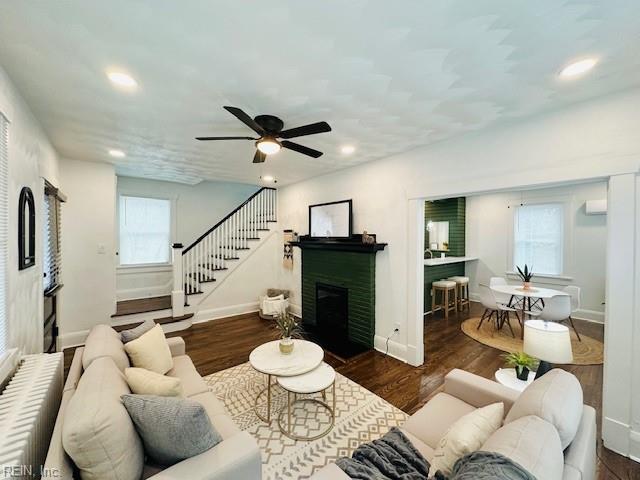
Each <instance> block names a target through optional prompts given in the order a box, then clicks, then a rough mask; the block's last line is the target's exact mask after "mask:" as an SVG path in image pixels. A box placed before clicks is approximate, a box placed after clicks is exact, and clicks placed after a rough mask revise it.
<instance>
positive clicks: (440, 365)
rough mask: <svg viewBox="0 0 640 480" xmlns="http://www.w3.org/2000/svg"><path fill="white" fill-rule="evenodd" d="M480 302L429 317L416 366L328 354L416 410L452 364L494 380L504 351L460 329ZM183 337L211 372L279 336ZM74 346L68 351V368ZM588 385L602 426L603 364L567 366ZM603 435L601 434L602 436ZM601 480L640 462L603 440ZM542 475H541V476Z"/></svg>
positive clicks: (252, 325)
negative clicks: (342, 358)
mask: <svg viewBox="0 0 640 480" xmlns="http://www.w3.org/2000/svg"><path fill="white" fill-rule="evenodd" d="M479 313H480V311H479V306H478V304H472V308H471V313H470V314H466V313H465V314H461V315H460V317H458V318H456V317H455V316H453V317H450V318H449V320H444V319H443V318H441V317H440V316H438V315H436V317H435V318H431V316H428V317H427V319H426V322H425V360H426V361H425V363H424V365H422V366H421V367H418V368H415V367H411V366H409V365H407V364H405V363H403V362H401V361H398V360H395V359H393V358H391V357H387V356H385V355H383V354H382V353H379V352H375V351H370V352H366V353H363V354H361V355H359V356H357V357H354V358H352V359H350V360H349V361H348V362H346V363H345V362H342V361H340V360H339V359H337V358H335V357H333V356H332V355H331V354H327V355H326V358H325V360H326V361H327V362H328V363H330V364H331V365H332V366H333V367H334V368H335V369H336V370H337V371H338V372H340V373H341V374H342V375H345V376H346V377H348V378H350V379H351V380H353V381H355V382H357V383H359V384H361V385H362V386H364V387H365V388H367V389H368V390H370V391H372V392H374V393H375V394H377V395H379V396H380V397H382V398H384V399H385V400H387V401H388V402H390V403H391V404H393V405H395V406H396V407H398V408H400V409H402V410H404V411H405V412H407V413H409V414H411V413H413V412H415V411H416V410H418V409H419V408H420V407H421V406H422V405H424V404H425V403H426V402H427V400H428V399H429V398H430V397H431V396H433V395H434V394H435V393H436V392H438V391H439V390H440V389H441V388H442V384H443V379H444V375H445V374H446V373H447V372H449V371H450V370H451V369H452V368H461V369H464V370H467V371H470V372H473V373H476V374H478V375H482V376H483V377H486V378H491V379H493V375H494V372H495V371H496V370H497V369H498V368H500V367H502V366H503V360H502V358H501V356H500V355H501V353H502V352H500V351H498V350H495V349H493V348H491V347H487V346H485V345H482V344H480V343H478V342H476V341H475V340H473V339H471V338H469V337H467V336H466V335H465V334H464V333H462V331H461V330H460V322H461V320H463V319H465V318H467V317H468V316H469V315H471V316H476V315H479ZM576 323H577V326H578V329H579V331H580V332H581V333H583V332H584V333H585V334H586V335H589V336H591V337H593V338H598V339H602V337H603V328H602V326H601V325H597V324H593V323H588V322H576ZM168 336H181V337H183V338H184V340H185V342H186V348H187V353H188V354H189V355H190V356H191V358H192V359H193V362H194V364H195V366H196V368H197V369H198V371H199V373H200V374H201V375H208V374H211V373H213V372H217V371H219V370H223V369H225V368H229V367H232V366H234V365H239V364H241V363H243V362H246V361H247V360H248V357H249V353H250V352H251V350H252V349H253V348H255V347H257V346H258V345H260V344H262V343H264V342H265V341H267V340H269V339H275V338H277V336H276V333H275V331H274V330H273V328H272V326H271V324H270V323H269V322H267V321H264V320H261V319H260V318H259V317H258V315H257V314H248V315H241V316H237V317H232V318H227V319H221V320H215V321H212V322H207V323H200V324H196V325H193V326H192V327H191V328H190V329H189V330H187V331H182V332H176V333H173V334H169V335H168ZM72 355H73V351H72V349H69V350H66V351H65V365H66V366H67V368H68V365H69V364H70V361H71V357H72ZM566 369H567V370H568V371H570V372H572V373H573V374H575V375H576V376H577V377H578V379H579V380H580V382H581V384H582V387H583V389H584V398H585V403H587V404H589V405H592V406H593V407H595V408H596V410H597V412H598V429H599V428H600V415H601V412H602V366H601V365H598V366H567V367H566ZM599 437H600V435H598V438H599ZM598 456H599V458H601V459H602V460H603V462H604V463H603V462H601V461H599V462H598V469H599V473H598V477H597V478H598V480H614V479H625V480H626V479H630V480H631V479H632V480H640V464H638V463H635V462H633V461H631V460H629V459H627V458H625V457H622V456H620V455H617V454H615V453H613V452H611V451H609V450H607V449H606V448H604V447H603V446H602V442H601V441H600V440H599V441H598ZM541 480H542V479H541Z"/></svg>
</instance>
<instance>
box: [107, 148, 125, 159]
mask: <svg viewBox="0 0 640 480" xmlns="http://www.w3.org/2000/svg"><path fill="white" fill-rule="evenodd" d="M109 155H111V156H112V157H115V158H124V157H126V154H125V153H124V152H123V151H122V150H115V149H112V150H109Z"/></svg>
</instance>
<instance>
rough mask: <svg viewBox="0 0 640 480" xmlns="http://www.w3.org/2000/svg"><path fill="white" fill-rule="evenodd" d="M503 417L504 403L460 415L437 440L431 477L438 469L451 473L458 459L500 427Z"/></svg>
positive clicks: (430, 471) (472, 450) (477, 446)
mask: <svg viewBox="0 0 640 480" xmlns="http://www.w3.org/2000/svg"><path fill="white" fill-rule="evenodd" d="M503 418H504V404H503V403H502V402H500V403H494V404H491V405H488V406H486V407H482V408H478V409H477V410H474V411H473V412H470V413H467V414H466V415H464V416H463V417H461V418H459V419H458V420H457V421H456V422H455V423H454V424H453V425H451V427H449V430H447V432H446V433H445V434H444V436H443V437H442V438H441V439H440V441H439V442H438V447H437V448H436V449H435V451H434V452H433V459H432V460H431V468H430V469H429V476H435V474H436V472H437V471H438V470H440V471H441V472H442V473H443V474H445V475H449V474H450V473H451V469H452V468H453V464H454V463H456V460H458V459H459V458H461V457H463V456H464V455H466V454H468V453H471V452H474V451H476V450H478V449H479V448H480V447H481V446H482V444H483V443H484V442H486V441H487V439H488V438H489V437H490V436H491V434H492V433H493V432H495V431H496V430H497V429H498V428H500V425H502V419H503Z"/></svg>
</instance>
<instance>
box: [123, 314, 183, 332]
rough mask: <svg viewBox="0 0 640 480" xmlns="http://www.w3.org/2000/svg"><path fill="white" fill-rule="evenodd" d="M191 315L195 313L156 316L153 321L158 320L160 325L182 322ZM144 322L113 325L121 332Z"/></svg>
mask: <svg viewBox="0 0 640 480" xmlns="http://www.w3.org/2000/svg"><path fill="white" fill-rule="evenodd" d="M191 317H193V313H187V314H185V315H182V316H180V317H162V318H155V319H154V320H153V321H154V322H156V323H157V324H159V325H165V324H167V323H174V322H182V321H183V320H188V319H190V318H191ZM142 323H144V322H135V323H130V324H127V325H118V326H117V327H113V329H114V330H115V331H116V332H121V331H122V330H128V329H130V328H135V327H137V326H138V325H141V324H142Z"/></svg>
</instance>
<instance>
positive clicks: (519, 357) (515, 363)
mask: <svg viewBox="0 0 640 480" xmlns="http://www.w3.org/2000/svg"><path fill="white" fill-rule="evenodd" d="M503 357H504V360H505V364H506V365H507V367H513V368H514V369H515V371H516V377H518V380H524V381H527V380H528V378H529V371H531V370H534V369H535V367H536V364H537V363H538V361H537V360H536V359H535V358H533V357H532V356H530V355H527V354H526V353H524V352H511V353H505V354H504V355H503Z"/></svg>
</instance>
